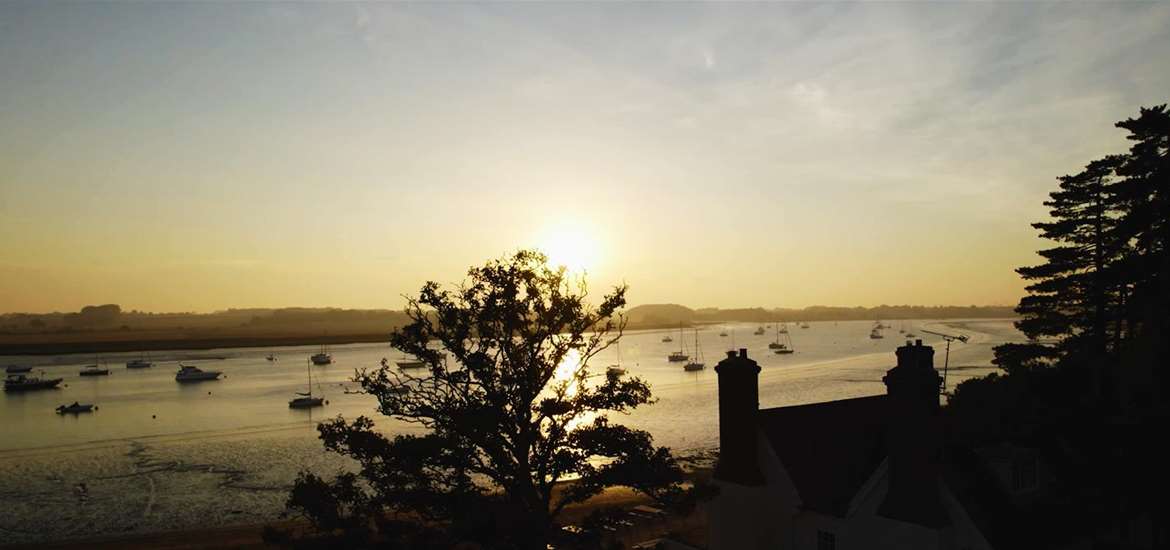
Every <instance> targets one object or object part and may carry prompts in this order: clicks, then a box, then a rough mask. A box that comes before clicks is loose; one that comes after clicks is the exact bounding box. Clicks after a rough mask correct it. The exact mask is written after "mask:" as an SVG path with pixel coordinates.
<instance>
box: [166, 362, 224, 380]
mask: <svg viewBox="0 0 1170 550" xmlns="http://www.w3.org/2000/svg"><path fill="white" fill-rule="evenodd" d="M221 374H223V373H222V372H220V371H217V370H203V369H201V368H199V367H193V366H191V365H184V364H182V363H180V364H179V371H178V372H176V373H175V382H202V381H204V380H219V375H221Z"/></svg>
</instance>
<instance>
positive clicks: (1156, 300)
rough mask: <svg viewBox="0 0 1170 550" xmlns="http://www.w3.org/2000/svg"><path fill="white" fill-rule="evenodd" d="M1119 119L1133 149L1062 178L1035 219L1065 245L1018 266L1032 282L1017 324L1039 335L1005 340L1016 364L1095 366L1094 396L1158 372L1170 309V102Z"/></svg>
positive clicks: (1114, 394)
mask: <svg viewBox="0 0 1170 550" xmlns="http://www.w3.org/2000/svg"><path fill="white" fill-rule="evenodd" d="M1117 126H1118V127H1119V128H1121V129H1123V130H1126V131H1127V132H1129V135H1128V136H1127V137H1128V139H1129V140H1130V141H1132V142H1133V144H1132V146H1131V147H1130V149H1129V151H1128V152H1126V153H1122V154H1116V155H1110V156H1106V157H1104V158H1102V159H1099V160H1095V161H1092V162H1090V163H1089V164H1088V165H1086V166H1085V168H1084V170H1082V171H1081V172H1078V173H1076V174H1073V175H1069V176H1063V177H1061V178H1059V181H1060V188H1059V189H1058V190H1057V191H1054V192H1052V193H1051V195H1050V197H1051V198H1050V200H1048V201H1046V202H1045V203H1044V204H1045V205H1046V206H1048V207H1049V213H1050V216H1051V219H1050V220H1048V221H1044V222H1039V223H1035V224H1033V226H1034V227H1036V228H1037V229H1039V230H1040V234H1041V236H1042V237H1044V238H1046V239H1049V240H1051V241H1053V242H1054V243H1056V246H1054V247H1052V248H1048V249H1045V250H1041V251H1040V255H1041V257H1043V258H1044V263H1042V264H1040V265H1036V266H1030V267H1022V268H1020V269H1019V270H1018V271H1019V273H1020V275H1021V276H1023V277H1024V278H1025V279H1027V280H1028V281H1030V285H1029V286H1028V295H1027V296H1025V297H1024V298H1023V299H1021V300H1020V304H1019V306H1018V307H1017V308H1016V311H1017V312H1018V313H1020V315H1021V316H1022V318H1021V319H1020V321H1019V322H1018V323H1017V327H1018V328H1019V329H1020V330H1021V331H1023V332H1024V334H1025V335H1027V336H1028V337H1029V338H1030V339H1032V343H1030V344H1027V345H1018V344H1013V345H1006V346H1001V347H1000V348H998V349H997V350H996V363H997V364H998V365H1000V366H1001V367H1003V368H1004V369H1005V370H1007V371H1009V372H1011V371H1013V370H1020V369H1029V368H1036V367H1042V366H1047V365H1059V366H1061V367H1067V368H1085V369H1089V370H1091V371H1093V372H1094V373H1095V378H1094V379H1092V385H1093V397H1094V398H1095V399H1106V400H1113V401H1117V400H1119V399H1124V397H1122V396H1120V395H1119V392H1121V393H1123V392H1126V391H1130V392H1132V391H1133V390H1134V389H1135V388H1136V387H1138V386H1142V385H1147V384H1151V383H1154V382H1156V381H1157V380H1155V376H1154V372H1153V371H1154V370H1155V369H1154V361H1155V358H1156V357H1159V356H1163V357H1164V356H1165V353H1166V352H1167V348H1166V344H1165V340H1166V338H1165V337H1164V335H1166V334H1167V332H1166V329H1167V326H1166V323H1167V319H1168V318H1170V275H1168V274H1170V248H1168V247H1167V244H1168V242H1170V155H1168V148H1170V112H1168V111H1167V110H1166V106H1165V105H1160V106H1156V107H1152V108H1143V109H1142V110H1141V112H1140V114H1139V116H1138V117H1137V118H1131V119H1128V120H1125V121H1122V122H1119V123H1117ZM1122 365H1124V369H1122ZM1160 378H1163V379H1164V377H1160ZM1161 383H1163V384H1164V380H1161Z"/></svg>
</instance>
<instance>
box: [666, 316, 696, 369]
mask: <svg viewBox="0 0 1170 550" xmlns="http://www.w3.org/2000/svg"><path fill="white" fill-rule="evenodd" d="M690 358H691V356H690V355H687V350H686V349H685V347H684V344H683V337H682V323H679V324H678V351H672V352H670V355H667V356H666V360H667V361H670V362H671V363H679V362H682V361H686V360H687V359H690Z"/></svg>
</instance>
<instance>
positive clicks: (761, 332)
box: [752, 325, 764, 336]
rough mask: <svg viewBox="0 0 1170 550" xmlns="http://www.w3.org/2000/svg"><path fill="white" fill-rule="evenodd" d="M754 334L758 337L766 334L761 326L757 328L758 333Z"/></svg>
mask: <svg viewBox="0 0 1170 550" xmlns="http://www.w3.org/2000/svg"><path fill="white" fill-rule="evenodd" d="M752 334H755V335H756V336H762V335H763V334H764V326H763V325H760V326H758V327H756V331H755V332H753V333H752Z"/></svg>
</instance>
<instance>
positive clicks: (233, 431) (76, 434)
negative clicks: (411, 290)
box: [0, 321, 1022, 544]
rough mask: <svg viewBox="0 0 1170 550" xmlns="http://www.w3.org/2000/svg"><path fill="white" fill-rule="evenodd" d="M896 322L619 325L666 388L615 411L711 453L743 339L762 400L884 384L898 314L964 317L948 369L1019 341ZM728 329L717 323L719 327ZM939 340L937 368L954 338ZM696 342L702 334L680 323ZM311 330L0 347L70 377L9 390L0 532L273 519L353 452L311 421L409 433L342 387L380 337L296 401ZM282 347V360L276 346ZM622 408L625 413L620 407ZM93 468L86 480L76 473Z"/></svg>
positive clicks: (34, 536) (342, 349) (626, 344)
mask: <svg viewBox="0 0 1170 550" xmlns="http://www.w3.org/2000/svg"><path fill="white" fill-rule="evenodd" d="M891 324H893V325H894V328H893V329H887V330H886V331H885V334H886V338H885V339H882V340H871V339H870V338H869V337H868V335H869V328H870V326H871V323H870V322H862V321H858V322H839V323H834V322H821V323H811V326H810V328H808V329H799V328H797V327H796V326H795V325H790V328H789V330H790V332H791V337H792V341H793V345H794V347H795V348H796V350H797V353H796V354H794V355H788V356H777V355H774V354H773V353H771V351H770V350H768V349H767V344H768V343H769V342H770V341H771V340H772V338H773V335H772V333H771V332H769V333H768V334H766V335H763V336H754V335H752V334H751V333H752V331H753V330H754V329H755V328H756V325H748V324H728V325H724V326H722V327H708V328H707V329H706V330H700V331H699V341H700V346H701V348H702V350H703V352H704V354H705V356H706V363H707V369H706V370H704V371H701V372H697V373H688V372H683V370H682V367H681V365H680V364H677V363H668V362H667V361H666V355H667V354H668V353H669V352H670V351H672V350H674V349H677V346H678V345H679V341H680V338H679V335H678V331H674V332H673V333H672V335H673V337H674V340H675V341H674V342H673V343H663V342H661V341H660V340H661V338H662V336H663V334H664V333H663V332H661V331H647V332H631V333H627V334H626V336H625V337H624V338H623V339H622V346H621V354H622V363H623V365H624V366H626V367H627V368H628V369H629V371H630V373H631V374H636V375H639V376H642V377H643V378H645V379H646V380H648V381H649V382H650V384H651V387H652V389H653V391H654V394H655V396H656V397H658V399H659V401H658V403H656V404H655V405H653V406H649V407H644V408H642V409H640V410H638V411H635V412H634V413H632V414H631V415H629V416H627V417H624V418H617V419H616V420H618V421H621V422H624V423H626V424H628V425H631V426H634V427H638V428H641V429H645V430H648V431H650V432H651V433H652V434H653V435H654V436H655V439H656V441H657V443H658V444H661V445H667V446H670V447H672V448H674V449H675V450H676V452H677V453H679V454H683V455H696V456H698V455H703V454H705V453H706V452H707V451H709V450H711V449H713V448H714V447H716V446H717V444H718V441H717V425H716V421H717V416H716V405H717V403H716V394H715V390H716V387H715V372H714V370H713V369H712V367H714V365H715V363H717V362H718V361H719V359H720V358H722V357H723V355H724V351H725V350H727V349H730V348H731V347H732V341H733V340H734V345H735V347H745V348H748V354H749V356H750V357H752V358H754V359H755V360H757V361H759V362H760V365H761V367H762V369H763V370H762V371H761V377H760V401H761V403H760V404H761V406H763V407H772V406H780V405H791V404H799V403H813V402H819V401H827V400H833V399H841V398H846V397H856V396H863V395H873V394H878V393H882V392H884V387H883V386H882V384H881V377H882V375H883V374H884V373H885V371H886V369H889V368H890V367H892V366H893V363H894V355H893V350H894V348H896V347H897V346H898V345H900V344H901V343H903V341H904V340H903V339H902V338H901V337H900V335H899V334H898V330H897V329H898V328H902V327H903V326H904V327H905V328H906V329H907V330H911V331H914V332H919V331H920V330H921V329H922V328H931V329H935V330H940V331H944V332H946V331H950V332H955V331H962V332H963V333H965V334H967V335H969V336H971V341H970V342H969V343H967V344H958V343H956V344H953V345H952V348H951V361H950V365H951V373H950V378H949V380H950V382H951V384H952V385H953V384H954V383H957V382H958V381H961V380H963V379H966V378H969V377H972V376H982V375H984V374H986V373H988V372H990V371H991V368H990V365H989V361H990V358H991V347H992V346H994V345H996V344H998V343H1001V342H1005V341H1019V340H1021V339H1022V337H1021V335H1020V334H1019V333H1018V332H1017V331H1016V330H1015V329H1014V328H1012V326H1011V323H1010V322H1007V321H970V322H961V321H949V322H946V323H945V324H944V323H942V322H933V321H932V322H906V323H904V324H903V323H901V322H892V323H891ZM721 328H722V329H726V330H727V331H728V332H729V333H730V334H729V336H727V337H720V336H719V332H720V329H721ZM919 336H926V338H924V341H925V342H927V343H930V344H933V345H935V349H936V364H937V366H938V367H939V368H940V369H941V367H942V363H943V354H944V351H943V350H944V346H943V344H942V342H941V341H939V340H940V339H938V338H935V337H929V335H925V334H921V333H920V334H919ZM684 339H685V340H686V343H687V347H688V348H693V347H694V345H693V342H694V334H693V333H691V332H689V331H688V332H686V333H685V334H684ZM316 351H317V350H316V348H314V347H311V346H303V347H287V348H264V349H259V348H250V349H245V348H231V349H221V350H210V351H200V352H182V351H174V352H163V353H154V354H152V357H151V358H152V359H153V360H154V361H155V362H156V366H155V367H154V368H152V369H141V370H128V369H126V368H125V362H126V361H127V360H129V359H133V358H137V357H138V355H137V354H102V355H97V356H77V355H63V356H48V357H44V356H42V357H0V365H7V364H25V365H35V366H37V370H40V369H43V370H44V375H46V376H50V377H61V378H64V379H65V381H64V383H63V387H62V388H61V389H59V390H48V391H37V392H28V393H18V394H7V393H2V394H0V507H2V509H4V510H5V511H6V513H5V514H2V515H0V544H3V543H7V542H33V541H40V540H49V539H66V538H74V537H85V536H91V535H96V534H106V533H121V532H148V531H157V530H165V529H181V528H194V527H200V526H207V525H224V524H231V523H247V522H253V523H254V522H262V521H266V520H270V519H273V518H276V517H278V516H279V514H280V513H281V512H282V509H283V502H284V499H285V496H286V491H287V489H288V486H289V484H290V482H291V480H292V479H293V478H294V477H295V475H296V472H297V471H299V470H301V469H306V468H307V469H311V470H314V471H318V472H323V473H329V472H333V471H336V470H338V469H341V468H345V467H346V466H347V464H346V463H345V461H343V460H341V459H338V458H337V457H335V456H332V455H328V454H326V453H325V452H324V451H323V450H322V449H321V445H320V442H319V441H318V440H317V439H316V431H315V429H314V426H315V425H316V423H317V422H319V421H321V420H322V419H324V418H330V417H333V416H336V415H338V414H341V415H344V416H346V417H348V418H353V417H356V416H358V415H362V414H365V415H370V416H373V417H375V418H377V420H378V425H379V428H380V429H382V430H384V431H386V432H389V433H401V432H404V431H408V430H413V429H414V428H413V427H412V426H409V425H404V424H401V423H398V422H395V421H392V420H389V419H385V418H378V417H377V414H376V413H375V412H374V411H373V408H374V400H373V398H371V397H370V396H366V395H360V394H346V393H344V390H345V388H346V387H349V388H353V389H356V385H355V384H354V383H352V382H350V381H349V378H351V377H352V376H353V373H354V370H355V369H360V368H375V367H377V365H378V363H379V361H380V360H381V359H382V358H383V357H386V358H388V359H389V360H391V361H393V360H394V359H396V358H398V357H399V355H398V354H397V353H394V352H393V351H392V350H390V349H388V348H387V347H386V346H385V345H384V344H355V345H349V346H337V347H334V348H332V349H331V350H330V351H331V352H332V354H333V357H334V361H335V363H334V364H333V365H330V366H327V367H311V371H312V376H313V379H314V393H315V394H317V393H318V392H321V393H323V395H324V396H325V398H326V399H328V401H329V404H328V405H327V406H326V407H324V408H320V409H316V410H313V411H301V410H291V409H289V408H288V404H287V403H288V400H289V399H290V398H291V397H292V394H293V392H295V391H304V388H305V387H306V384H307V382H308V380H307V377H308V373H307V370H310V369H309V368H307V366H306V359H307V358H308V356H309V355H311V354H312V353H315V352H316ZM615 352H616V350H614V349H611V350H608V351H607V353H606V354H603V355H601V356H599V357H597V358H596V359H595V360H594V361H593V362H592V363H591V365H592V366H593V368H595V369H597V370H598V371H599V372H603V371H604V368H605V366H606V365H609V364H611V363H613V362H615V361H616V357H615ZM269 353H273V354H275V355H276V356H277V357H278V360H277V361H276V362H269V361H267V360H266V359H265V356H266V355H267V354H269ZM178 360H183V362H184V364H192V365H197V366H199V367H201V368H204V369H214V370H220V371H223V372H224V374H225V377H224V378H223V379H222V380H219V381H213V382H203V383H197V384H178V383H176V382H175V380H174V372H175V370H176V369H177V366H176V363H177V361H178ZM94 362H105V363H107V364H108V365H107V366H108V367H109V368H110V370H111V374H110V376H108V377H91V378H82V377H80V376H78V371H79V370H80V369H81V367H82V366H83V365H87V364H92V363H94ZM73 401H80V402H82V403H95V404H97V405H98V407H99V410H98V411H97V412H96V413H93V414H88V415H80V416H72V415H65V416H61V415H57V414H55V413H54V409H55V408H56V407H57V406H58V405H61V404H66V403H72V402H73ZM618 416H619V417H620V416H621V415H618ZM82 484H84V490H83V489H82V488H81V487H82Z"/></svg>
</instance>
